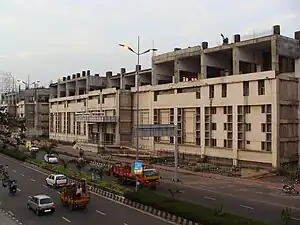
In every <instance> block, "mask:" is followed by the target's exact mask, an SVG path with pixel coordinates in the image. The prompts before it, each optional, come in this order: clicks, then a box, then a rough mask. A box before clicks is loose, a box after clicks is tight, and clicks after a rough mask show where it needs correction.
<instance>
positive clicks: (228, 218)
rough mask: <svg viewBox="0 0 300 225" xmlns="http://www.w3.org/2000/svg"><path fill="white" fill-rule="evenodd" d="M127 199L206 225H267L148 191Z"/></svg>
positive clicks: (133, 194) (130, 193) (132, 193)
mask: <svg viewBox="0 0 300 225" xmlns="http://www.w3.org/2000/svg"><path fill="white" fill-rule="evenodd" d="M125 197H126V198H128V199H130V200H132V201H135V202H139V203H142V204H145V205H148V206H151V207H153V208H156V209H159V210H161V211H164V212H168V213H171V214H174V215H177V216H181V217H183V218H186V219H189V220H191V221H194V222H198V223H201V224H205V225H266V224H264V223H262V222H257V221H253V220H251V219H247V218H243V217H240V216H235V215H232V214H228V213H222V214H218V213H216V209H210V208H206V207H203V206H201V205H197V204H194V203H191V202H186V201H181V200H176V199H174V198H170V197H166V196H164V195H162V194H159V193H157V192H153V191H149V190H146V189H143V190H140V191H139V192H137V193H136V192H126V193H125Z"/></svg>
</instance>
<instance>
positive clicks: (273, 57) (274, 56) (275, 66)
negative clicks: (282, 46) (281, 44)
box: [271, 36, 279, 72]
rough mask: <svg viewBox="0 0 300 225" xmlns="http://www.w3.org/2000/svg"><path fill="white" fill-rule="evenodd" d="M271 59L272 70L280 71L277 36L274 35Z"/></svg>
mask: <svg viewBox="0 0 300 225" xmlns="http://www.w3.org/2000/svg"><path fill="white" fill-rule="evenodd" d="M271 60H272V70H274V71H276V72H278V71H279V56H278V54H277V36H273V37H272V40H271Z"/></svg>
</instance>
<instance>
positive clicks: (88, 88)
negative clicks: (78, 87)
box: [83, 70, 91, 94]
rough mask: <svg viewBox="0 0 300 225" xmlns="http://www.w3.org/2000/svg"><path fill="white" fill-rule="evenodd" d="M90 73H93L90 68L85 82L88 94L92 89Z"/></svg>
mask: <svg viewBox="0 0 300 225" xmlns="http://www.w3.org/2000/svg"><path fill="white" fill-rule="evenodd" d="M83 72H84V71H83ZM90 75H91V72H90V71H89V70H87V71H86V82H85V93H86V94H87V93H89V91H90Z"/></svg>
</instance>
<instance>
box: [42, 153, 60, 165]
mask: <svg viewBox="0 0 300 225" xmlns="http://www.w3.org/2000/svg"><path fill="white" fill-rule="evenodd" d="M44 160H45V162H47V163H54V164H56V163H58V158H57V157H56V156H55V155H54V154H46V155H45V156H44Z"/></svg>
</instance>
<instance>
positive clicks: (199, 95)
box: [196, 87, 201, 99]
mask: <svg viewBox="0 0 300 225" xmlns="http://www.w3.org/2000/svg"><path fill="white" fill-rule="evenodd" d="M200 98H201V88H200V87H199V88H198V90H197V91H196V99H200Z"/></svg>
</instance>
